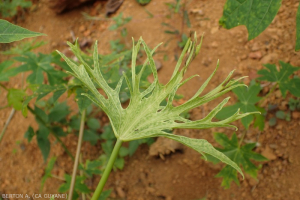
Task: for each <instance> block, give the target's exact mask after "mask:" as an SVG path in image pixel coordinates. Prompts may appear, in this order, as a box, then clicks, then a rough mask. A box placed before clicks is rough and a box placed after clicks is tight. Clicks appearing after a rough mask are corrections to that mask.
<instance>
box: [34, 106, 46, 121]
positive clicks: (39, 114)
mask: <svg viewBox="0 0 300 200" xmlns="http://www.w3.org/2000/svg"><path fill="white" fill-rule="evenodd" d="M34 114H35V115H36V121H37V122H38V123H42V124H47V123H48V121H49V116H48V115H47V114H46V112H45V111H44V110H42V109H40V108H39V107H37V106H35V107H34Z"/></svg>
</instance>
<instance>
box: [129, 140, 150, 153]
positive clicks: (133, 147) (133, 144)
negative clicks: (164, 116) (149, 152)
mask: <svg viewBox="0 0 300 200" xmlns="http://www.w3.org/2000/svg"><path fill="white" fill-rule="evenodd" d="M154 141H155V140H154V139H153V138H144V139H139V140H133V141H130V142H129V145H128V154H129V156H132V155H133V154H134V153H135V151H136V150H137V148H138V147H139V145H141V144H148V145H151V144H152V143H154Z"/></svg>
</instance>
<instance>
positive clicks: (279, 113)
mask: <svg viewBox="0 0 300 200" xmlns="http://www.w3.org/2000/svg"><path fill="white" fill-rule="evenodd" d="M275 115H276V117H277V118H278V119H285V113H284V111H282V110H278V111H277V112H276V114H275Z"/></svg>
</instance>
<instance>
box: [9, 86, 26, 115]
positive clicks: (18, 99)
mask: <svg viewBox="0 0 300 200" xmlns="http://www.w3.org/2000/svg"><path fill="white" fill-rule="evenodd" d="M25 96H26V93H25V91H24V90H19V89H8V94H7V101H8V105H9V106H12V107H13V108H14V109H16V110H21V109H22V104H23V101H24V98H25Z"/></svg>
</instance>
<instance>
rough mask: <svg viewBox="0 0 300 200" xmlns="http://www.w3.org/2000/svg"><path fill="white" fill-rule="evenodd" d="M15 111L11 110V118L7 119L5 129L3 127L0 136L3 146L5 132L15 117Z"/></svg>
mask: <svg viewBox="0 0 300 200" xmlns="http://www.w3.org/2000/svg"><path fill="white" fill-rule="evenodd" d="M15 111H16V110H15V109H14V108H13V109H12V110H11V112H10V114H9V117H8V119H7V120H6V122H5V125H4V127H3V130H2V132H1V134H0V144H1V141H2V138H3V136H4V133H5V130H6V128H7V126H8V124H9V123H10V120H11V119H12V117H13V116H14V114H15Z"/></svg>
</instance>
